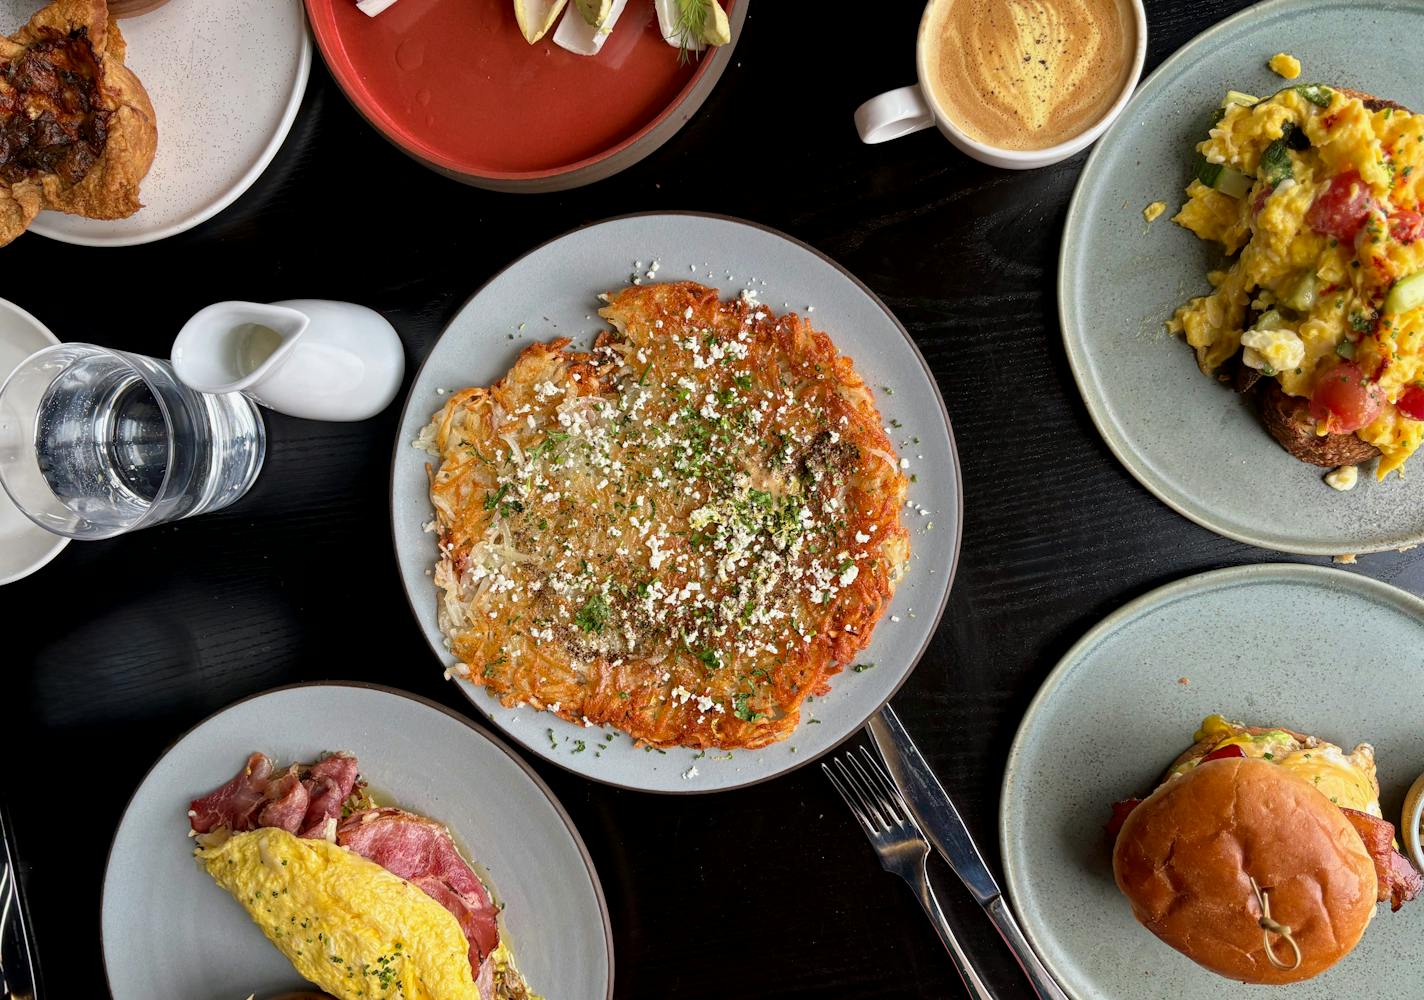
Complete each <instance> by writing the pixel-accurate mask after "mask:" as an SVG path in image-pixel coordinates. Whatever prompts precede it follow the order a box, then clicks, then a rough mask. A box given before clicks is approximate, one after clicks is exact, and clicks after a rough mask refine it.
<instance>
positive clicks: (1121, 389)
mask: <svg viewBox="0 0 1424 1000" xmlns="http://www.w3.org/2000/svg"><path fill="white" fill-rule="evenodd" d="M1421 31H1424V2H1420V0H1267V2H1266V3H1261V4H1257V5H1256V6H1254V7H1251V8H1248V9H1247V10H1244V11H1242V12H1241V13H1240V14H1237V15H1236V16H1234V17H1231V18H1228V19H1227V20H1225V21H1222V22H1221V23H1220V24H1217V25H1215V26H1214V27H1212V28H1211V29H1209V30H1208V31H1205V32H1203V33H1202V34H1201V35H1198V36H1197V37H1196V38H1195V39H1193V40H1192V41H1190V42H1188V43H1187V44H1186V45H1185V46H1183V47H1182V48H1181V49H1180V50H1179V51H1178V52H1177V53H1176V54H1175V55H1173V56H1172V57H1171V58H1170V59H1168V60H1167V61H1166V62H1164V63H1163V64H1162V65H1161V66H1160V67H1158V69H1157V70H1156V72H1154V73H1153V74H1152V75H1151V76H1150V77H1148V78H1147V81H1146V82H1145V83H1143V84H1142V86H1141V87H1139V88H1138V91H1137V95H1136V96H1135V97H1134V98H1133V99H1132V101H1131V102H1130V103H1129V104H1128V106H1127V108H1126V109H1124V111H1123V113H1122V115H1121V117H1119V118H1118V120H1117V122H1116V123H1115V124H1114V125H1113V127H1112V128H1111V129H1109V130H1108V131H1107V133H1106V134H1105V135H1104V136H1103V138H1102V139H1101V140H1100V141H1099V142H1098V146H1097V148H1096V149H1095V150H1094V151H1093V155H1092V156H1090V157H1089V158H1088V163H1087V165H1086V166H1085V167H1084V168H1083V176H1082V179H1081V180H1080V181H1079V182H1078V189H1077V191H1076V192H1075V193H1074V195H1073V202H1072V204H1071V206H1070V207H1069V209H1068V219H1067V222H1066V224H1065V226H1064V231H1063V253H1062V260H1061V262H1060V268H1059V278H1058V307H1059V313H1060V316H1061V319H1062V323H1063V338H1064V342H1065V345H1066V348H1067V353H1068V361H1069V364H1070V365H1071V366H1072V369H1073V374H1074V376H1075V377H1076V378H1077V380H1078V388H1079V389H1080V390H1082V393H1083V399H1084V401H1085V402H1086V404H1087V407H1088V412H1089V414H1091V416H1092V418H1093V422H1094V423H1095V424H1097V427H1098V430H1099V431H1100V432H1101V433H1102V435H1103V438H1104V440H1105V441H1107V444H1108V447H1109V448H1111V449H1112V451H1113V453H1114V454H1115V455H1117V457H1118V458H1119V459H1120V460H1121V461H1122V463H1123V465H1125V466H1126V467H1127V469H1128V471H1129V472H1131V473H1132V474H1133V475H1134V476H1136V477H1137V479H1138V481H1139V482H1141V483H1142V485H1144V486H1146V487H1147V488H1148V489H1149V490H1151V491H1152V492H1153V493H1155V494H1156V495H1157V496H1158V497H1159V498H1161V500H1162V501H1163V502H1164V503H1166V504H1168V505H1169V506H1171V507H1172V508H1173V509H1174V510H1177V511H1179V512H1180V513H1182V514H1183V515H1185V516H1186V517H1189V518H1191V519H1192V520H1193V521H1195V522H1197V523H1198V524H1200V525H1202V526H1203V527H1206V528H1209V529H1211V530H1212V531H1215V532H1216V533H1217V534H1220V535H1224V536H1226V537H1227V538H1234V539H1236V540H1237V541H1242V542H1247V543H1249V544H1251V545H1259V546H1262V547H1264V548H1270V549H1279V550H1281V551H1283V552H1296V553H1301V554H1304V555H1325V556H1329V555H1342V554H1345V553H1361V552H1377V551H1381V550H1384V549H1397V548H1402V547H1404V546H1409V545H1417V544H1419V543H1421V542H1424V476H1421V475H1420V474H1419V472H1418V471H1414V472H1412V473H1411V474H1410V475H1409V476H1408V477H1407V478H1405V479H1400V478H1398V477H1396V476H1391V477H1390V478H1389V479H1388V480H1387V481H1386V482H1383V483H1377V482H1375V481H1374V477H1373V475H1372V474H1371V475H1361V477H1360V480H1361V481H1360V484H1359V485H1358V486H1357V487H1355V489H1354V490H1352V491H1351V492H1349V493H1336V492H1335V491H1334V490H1332V489H1330V488H1329V487H1328V486H1326V485H1325V484H1324V483H1323V482H1321V479H1322V477H1323V476H1324V474H1325V473H1326V472H1327V471H1328V470H1326V469H1317V468H1316V467H1315V466H1313V465H1306V464H1305V463H1304V462H1299V461H1297V460H1296V459H1294V458H1292V457H1291V456H1290V455H1289V454H1287V453H1286V451H1285V450H1284V449H1283V448H1281V446H1280V445H1278V444H1277V443H1276V442H1275V440H1274V439H1273V438H1272V437H1271V436H1270V434H1269V433H1267V431H1266V429H1265V426H1264V425H1263V424H1262V423H1261V419H1260V417H1259V416H1258V415H1257V413H1256V410H1255V407H1254V406H1253V405H1251V404H1250V403H1249V402H1248V401H1246V400H1243V399H1242V398H1241V397H1240V396H1238V395H1237V394H1236V393H1234V392H1232V391H1231V389H1230V388H1228V387H1227V386H1224V385H1222V384H1221V383H1219V382H1217V381H1216V380H1215V379H1210V378H1206V377H1205V376H1203V375H1202V374H1201V372H1199V371H1198V370H1197V366H1196V360H1195V358H1194V357H1193V356H1192V352H1191V350H1190V349H1189V348H1188V347H1187V346H1186V345H1185V344H1184V343H1183V342H1182V340H1181V338H1179V337H1174V336H1172V335H1170V334H1168V333H1167V330H1166V327H1165V326H1164V323H1165V322H1166V321H1167V320H1168V319H1170V318H1171V316H1172V313H1173V312H1174V311H1175V310H1176V308H1177V307H1178V306H1180V305H1182V304H1183V303H1185V302H1186V301H1187V300H1188V299H1190V298H1192V297H1193V296H1196V295H1203V294H1205V293H1206V292H1208V291H1209V290H1210V287H1211V286H1210V285H1209V284H1208V283H1207V278H1206V275H1207V272H1208V271H1209V270H1212V269H1213V268H1216V267H1219V266H1220V261H1221V255H1220V254H1219V253H1217V252H1215V251H1214V250H1213V249H1212V246H1211V245H1209V244H1207V243H1206V242H1204V241H1203V240H1200V239H1198V238H1197V237H1196V236H1195V235H1193V234H1192V233H1190V232H1188V231H1187V230H1185V229H1183V228H1182V227H1180V226H1177V225H1175V224H1173V223H1172V222H1171V220H1170V219H1169V218H1168V217H1167V216H1163V217H1162V218H1160V219H1158V220H1157V221H1156V222H1154V223H1152V224H1150V225H1148V224H1147V223H1145V222H1144V221H1143V218H1142V210H1143V209H1144V208H1145V207H1146V206H1147V205H1148V204H1149V203H1150V202H1154V201H1158V200H1159V199H1160V200H1162V201H1165V202H1167V204H1168V206H1169V212H1168V214H1169V215H1170V214H1174V213H1175V212H1176V211H1177V209H1178V207H1179V206H1180V205H1181V203H1182V201H1183V199H1184V197H1185V196H1184V194H1183V189H1184V188H1185V187H1186V185H1187V181H1188V175H1189V173H1190V170H1191V163H1192V156H1193V149H1194V147H1195V144H1196V143H1197V142H1199V141H1200V140H1201V139H1202V138H1203V136H1204V135H1205V134H1206V128H1207V123H1208V121H1209V118H1210V114H1211V112H1212V110H1213V109H1214V108H1216V107H1217V105H1218V104H1219V102H1220V101H1221V98H1222V95H1223V94H1225V93H1226V91H1227V89H1229V88H1232V89H1236V90H1244V91H1246V92H1248V93H1253V94H1270V93H1274V92H1275V91H1276V90H1279V89H1280V88H1281V87H1283V86H1285V85H1286V81H1284V80H1282V79H1281V78H1280V77H1278V76H1276V75H1274V74H1273V73H1271V72H1270V70H1268V69H1267V68H1266V60H1267V59H1269V58H1270V56H1271V54H1272V53H1275V52H1282V51H1285V52H1291V53H1294V54H1295V55H1297V56H1299V57H1300V59H1301V60H1302V61H1303V63H1304V67H1305V68H1304V70H1303V72H1302V75H1301V80H1306V81H1317V80H1318V81H1321V82H1324V83H1334V84H1337V85H1339V86H1347V87H1353V88H1356V89H1358V90H1362V91H1365V92H1367V93H1372V94H1379V95H1381V96H1383V97H1388V98H1390V99H1392V100H1396V101H1399V102H1400V103H1402V104H1404V105H1406V106H1408V107H1413V108H1416V109H1418V108H1424V76H1421V74H1420V73H1419V72H1418V71H1417V68H1416V66H1415V64H1414V61H1413V59H1411V58H1409V57H1408V56H1407V53H1412V52H1413V48H1412V47H1411V46H1412V44H1413V43H1412V40H1413V39H1416V38H1418V37H1419V35H1420V32H1421ZM1365 38H1368V39H1372V40H1377V41H1378V44H1363V43H1362V39H1365ZM1419 458H1420V459H1424V455H1421V456H1419ZM1419 464H1420V465H1424V461H1421V462H1420V463H1419ZM1371 468H1372V466H1371Z"/></svg>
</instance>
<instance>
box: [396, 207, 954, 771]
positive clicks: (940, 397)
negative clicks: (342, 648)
mask: <svg viewBox="0 0 1424 1000" xmlns="http://www.w3.org/2000/svg"><path fill="white" fill-rule="evenodd" d="M668 217H674V218H698V219H710V220H714V221H718V222H730V223H732V224H733V225H737V226H745V227H747V228H749V229H756V230H760V231H761V232H763V233H767V234H769V235H771V236H774V237H777V238H778V239H781V240H785V241H786V242H788V243H790V244H792V245H793V246H796V247H799V248H800V249H802V250H805V251H807V252H809V253H811V254H812V255H813V256H815V257H816V258H818V259H819V260H821V261H823V262H824V263H826V264H829V265H830V266H831V267H832V268H834V269H835V270H836V271H838V272H839V273H840V274H841V276H842V277H844V278H846V279H848V280H849V281H850V282H851V283H852V284H854V285H855V287H856V288H858V289H859V290H860V291H861V292H862V293H863V294H865V295H866V296H867V297H869V299H870V301H871V302H872V303H873V304H874V305H875V306H876V308H878V309H879V310H880V311H881V312H883V313H884V314H885V316H886V317H887V318H888V319H889V320H890V322H891V323H892V324H893V325H894V327H895V329H896V330H897V331H898V332H899V334H900V336H901V337H903V338H904V340H905V343H906V344H907V345H909V348H910V350H911V352H913V354H914V357H915V360H916V361H918V362H919V364H920V368H921V369H922V370H923V372H924V375H925V379H926V380H927V381H928V382H929V385H930V388H931V390H932V391H933V394H934V398H935V401H936V403H938V406H939V415H940V418H941V419H942V420H943V421H944V430H945V434H946V436H947V437H948V439H949V455H950V459H951V468H952V470H953V476H954V503H955V508H954V509H955V519H954V521H955V529H954V548H953V554H952V556H951V558H950V562H949V567H948V572H947V573H946V577H945V586H944V595H943V597H941V598H940V602H939V607H938V609H937V610H936V611H935V612H934V621H933V624H932V625H931V626H930V628H929V630H928V631H927V632H926V633H925V638H924V639H923V640H922V641H921V643H920V647H919V649H917V650H916V651H915V653H914V655H913V656H912V657H911V658H910V663H909V665H908V666H907V667H906V669H905V673H904V676H902V677H901V678H900V679H899V680H898V681H897V682H896V683H895V686H894V687H893V688H891V690H890V693H889V694H887V695H886V696H885V699H884V700H883V701H881V702H880V704H878V705H876V706H875V707H874V708H872V709H871V711H870V712H869V713H868V714H867V715H866V717H865V718H864V719H862V720H861V721H860V723H859V724H857V725H855V726H852V727H851V728H850V730H849V731H848V732H847V733H846V734H845V736H843V737H841V738H840V739H839V740H836V741H835V743H833V744H831V745H830V746H828V747H826V749H824V750H822V751H821V752H820V753H815V754H807V755H806V756H805V757H804V758H803V757H802V756H801V755H800V754H799V753H798V754H796V760H795V761H794V762H793V763H792V764H791V765H790V766H788V767H785V768H782V769H780V770H777V771H774V772H772V773H770V774H765V775H762V776H760V777H755V778H749V779H747V780H744V781H736V782H733V783H732V784H728V785H724V786H721V787H716V788H705V787H694V788H680V787H679V788H670V789H664V788H649V787H648V786H647V785H638V784H630V783H628V782H624V781H615V780H613V779H611V778H607V777H601V776H599V775H597V774H593V773H591V772H589V771H583V770H579V769H577V768H576V767H574V766H573V764H571V763H566V762H565V761H564V760H563V759H562V758H561V757H543V756H540V758H539V759H540V760H543V761H546V762H548V763H550V764H553V765H555V766H557V767H560V768H562V769H563V770H565V771H568V772H569V773H570V774H576V775H578V776H579V777H581V778H583V779H585V780H587V781H596V782H598V783H599V784H602V785H607V786H609V787H611V788H623V789H627V790H628V791H634V792H645V793H647V794H650V795H677V796H687V795H716V794H719V793H721V792H730V791H734V790H736V789H741V788H750V787H752V786H754V785H760V784H762V783H763V782H767V781H773V780H775V779H777V778H782V777H785V776H786V775H789V774H792V773H793V772H795V771H798V770H800V769H801V768H803V767H805V766H806V765H808V764H813V763H815V762H816V761H818V760H820V759H821V758H823V757H825V756H827V755H828V754H831V753H834V752H835V751H836V750H838V749H840V747H841V746H842V745H843V744H844V743H845V742H846V741H847V740H850V739H851V738H853V737H854V736H855V735H856V734H857V733H859V732H860V731H861V730H862V729H864V728H865V724H866V722H868V721H869V720H870V718H871V716H873V715H875V714H876V713H877V712H879V711H880V709H882V708H884V707H885V706H886V705H888V704H890V702H891V701H892V700H893V699H894V697H895V695H897V694H899V693H900V689H901V688H903V687H904V686H905V682H906V681H908V680H909V679H910V675H911V674H913V673H914V672H915V670H916V668H918V667H919V665H920V662H921V661H922V660H923V659H924V657H925V653H926V652H928V651H929V648H930V645H931V644H932V643H933V642H934V639H935V636H936V635H937V634H938V633H939V629H940V626H941V625H942V624H943V623H944V615H945V612H946V611H947V610H948V609H949V599H950V596H951V595H952V594H953V593H954V580H955V576H956V574H957V573H958V571H959V563H960V557H961V556H962V554H963V552H962V546H963V541H964V474H963V464H962V463H961V462H960V459H959V445H958V442H957V441H956V440H955V437H954V424H953V422H952V421H951V420H950V418H949V408H948V406H946V405H945V401H944V393H943V392H941V391H940V388H939V381H938V380H937V379H936V378H935V375H934V371H933V369H931V368H930V366H929V362H928V361H926V360H925V356H924V354H923V353H922V352H921V351H920V347H919V345H918V344H916V343H915V339H914V338H913V337H912V336H910V331H909V330H907V329H905V325H904V324H903V323H901V322H900V319H899V317H898V316H896V315H895V313H894V312H893V311H892V310H891V309H890V307H889V306H887V305H886V304H885V303H884V301H882V300H881V298H880V296H878V295H876V294H875V292H874V291H872V290H871V289H870V287H869V286H867V285H866V284H865V282H863V281H861V280H860V279H859V278H858V277H856V276H855V275H854V274H852V273H851V272H850V271H849V270H848V269H847V268H846V267H844V266H843V265H842V264H840V263H839V262H838V261H836V260H835V259H834V258H833V257H831V256H830V255H829V254H825V253H822V252H821V251H820V250H818V249H816V248H815V247H813V246H811V245H810V244H808V243H805V242H803V241H801V240H798V239H797V238H796V237H794V236H791V235H789V234H787V233H784V232H782V231H781V230H779V229H775V228H773V227H771V226H766V225H762V224H761V223H759V222H752V221H750V220H748V219H743V218H739V217H737V216H734V215H727V214H724V213H720V212H696V211H646V212H629V213H626V214H624V215H615V216H610V217H608V218H606V219H597V220H595V221H593V222H586V223H584V224H582V225H579V226H575V227H573V228H572V229H569V230H567V231H566V232H563V233H559V234H558V235H557V236H553V237H551V238H549V239H547V240H544V241H543V242H541V243H539V244H537V245H535V246H533V247H531V248H529V249H528V250H525V251H524V252H523V253H521V254H519V256H517V257H515V258H514V259H513V260H511V261H510V262H509V263H508V264H506V265H505V266H504V267H502V268H500V269H499V270H498V271H496V272H495V273H494V274H493V275H491V276H490V277H489V278H487V279H486V280H485V281H484V282H482V283H481V284H480V286H479V287H478V288H476V289H475V291H474V292H473V293H472V294H471V295H470V296H469V297H468V298H467V299H465V300H464V302H462V303H461V304H460V306H459V308H457V309H456V310H455V311H454V312H453V313H452V314H451V316H450V319H449V320H448V321H447V322H446V323H445V326H444V327H443V328H442V329H441V331H440V333H439V335H437V336H436V338H435V341H434V342H433V343H432V344H431V345H430V351H429V353H428V354H426V356H425V357H424V358H422V359H421V362H420V364H419V365H418V366H417V367H416V369H415V372H414V374H413V375H412V376H411V382H410V389H409V390H407V392H406V395H405V399H404V400H403V401H402V403H401V411H400V417H399V418H398V419H397V421H396V431H395V442H394V444H393V446H392V448H391V476H390V486H389V489H388V500H389V504H390V532H391V533H390V538H391V550H392V553H391V554H392V556H393V557H394V558H395V563H396V572H397V574H398V575H399V576H400V584H401V592H402V593H403V594H404V595H405V600H406V606H407V607H408V608H409V609H410V613H411V616H412V617H413V618H414V619H415V626H416V628H417V629H418V630H419V631H420V636H421V638H422V639H423V640H424V641H425V646H426V648H427V649H429V650H430V651H431V652H432V653H434V654H435V662H436V664H437V665H443V663H444V660H443V653H442V651H441V650H439V649H437V648H436V647H435V646H434V645H433V644H432V643H431V642H430V637H429V636H428V635H426V632H425V625H424V622H423V621H422V619H421V614H420V611H419V610H418V609H417V607H416V598H415V595H414V594H412V593H411V592H410V589H409V588H408V587H407V586H406V581H405V574H404V573H403V572H402V571H401V560H400V541H399V539H398V537H397V535H398V530H399V529H398V528H397V525H396V513H395V504H396V488H397V481H396V466H397V463H398V462H399V459H400V456H401V455H402V454H403V453H404V448H406V447H409V446H410V444H409V442H408V441H406V439H405V437H404V435H403V434H402V433H401V429H402V428H403V427H404V426H405V422H406V415H407V413H408V412H409V410H410V407H411V405H412V403H413V401H414V397H415V387H416V385H417V384H418V383H419V381H420V377H421V375H422V374H423V373H424V371H425V366H426V365H427V364H429V362H430V359H431V358H432V357H433V356H434V355H435V349H436V347H438V346H439V344H440V341H441V340H442V339H443V338H444V336H445V333H446V332H447V331H448V330H449V328H450V324H451V323H453V322H454V321H455V318H456V317H458V316H460V315H461V314H462V313H464V312H465V310H466V309H468V308H469V307H470V305H471V304H472V303H473V302H474V301H475V299H476V298H478V297H479V296H480V295H482V294H483V293H484V292H485V290H486V289H487V288H488V287H489V286H490V285H492V284H494V282H496V281H498V280H499V279H500V278H502V277H503V276H504V275H505V273H506V272H508V271H510V270H512V269H513V268H514V267H516V266H517V265H519V264H521V263H523V261H524V260H525V258H527V257H530V256H533V255H534V254H536V253H539V252H540V251H542V250H544V249H545V248H546V247H549V246H551V245H553V244H554V243H557V242H559V241H560V240H563V239H565V238H567V237H570V236H573V235H574V234H576V233H581V232H583V231H584V230H586V229H593V228H595V227H597V226H603V225H608V224H611V223H615V222H626V221H628V220H631V219H643V218H668ZM432 586H433V585H432ZM457 686H458V687H459V689H460V693H461V695H462V696H463V697H464V698H465V700H466V701H467V702H469V704H470V707H471V708H473V709H474V710H475V711H477V712H479V713H480V715H481V716H482V717H483V719H485V720H487V721H488V722H489V723H490V725H492V726H494V727H495V728H496V729H498V730H499V731H500V732H503V731H504V728H503V727H502V726H501V725H500V724H499V722H498V721H497V720H496V719H495V718H494V716H493V714H492V713H491V711H490V710H489V709H488V708H486V707H485V706H484V705H482V704H480V703H479V702H477V701H476V700H475V699H474V698H473V697H472V695H473V693H474V690H473V686H472V685H468V684H465V683H462V682H457Z"/></svg>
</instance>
